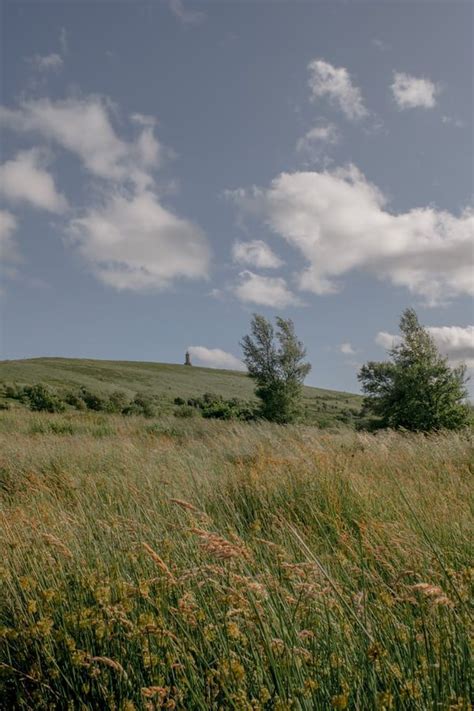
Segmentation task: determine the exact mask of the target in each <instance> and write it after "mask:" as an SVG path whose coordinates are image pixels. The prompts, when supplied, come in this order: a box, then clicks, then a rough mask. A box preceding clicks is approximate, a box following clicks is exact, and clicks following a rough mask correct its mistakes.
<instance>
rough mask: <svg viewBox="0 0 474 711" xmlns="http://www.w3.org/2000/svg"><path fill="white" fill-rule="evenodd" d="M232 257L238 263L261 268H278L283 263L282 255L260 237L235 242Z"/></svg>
mask: <svg viewBox="0 0 474 711" xmlns="http://www.w3.org/2000/svg"><path fill="white" fill-rule="evenodd" d="M232 257H233V259H234V261H235V262H237V263H238V264H247V265H249V266H251V267H258V268H260V269H277V268H278V267H281V266H282V265H283V261H282V260H281V259H280V257H278V256H277V255H276V254H275V253H274V252H273V250H272V249H271V248H270V247H269V246H268V244H267V243H266V242H263V241H262V240H260V239H256V240H253V241H252V242H235V243H234V245H233V247H232Z"/></svg>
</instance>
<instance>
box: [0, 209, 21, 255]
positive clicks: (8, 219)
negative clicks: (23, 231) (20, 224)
mask: <svg viewBox="0 0 474 711" xmlns="http://www.w3.org/2000/svg"><path fill="white" fill-rule="evenodd" d="M16 229H17V221H16V218H15V216H14V215H12V213H11V212H8V211H7V210H0V259H1V261H2V262H12V261H16V260H17V259H18V257H19V255H18V250H17V246H16V244H15V241H14V239H13V233H14V232H15V230H16Z"/></svg>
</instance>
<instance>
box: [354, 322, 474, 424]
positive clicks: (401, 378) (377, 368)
mask: <svg viewBox="0 0 474 711" xmlns="http://www.w3.org/2000/svg"><path fill="white" fill-rule="evenodd" d="M400 332H401V338H400V342H398V343H396V344H395V345H394V346H393V347H392V348H391V349H390V350H389V355H390V357H391V360H389V361H384V362H373V361H372V362H368V363H366V364H365V365H364V366H362V368H361V370H360V372H359V375H358V378H359V381H360V382H361V384H362V390H363V392H364V393H365V395H366V398H365V402H364V408H365V410H366V411H367V412H369V413H372V414H373V415H375V416H376V417H377V418H378V424H379V425H380V426H381V427H393V428H397V429H398V428H404V429H407V430H412V431H418V432H428V431H430V430H440V429H459V428H461V427H463V426H465V425H466V424H467V423H468V421H469V406H468V405H467V401H466V399H467V390H466V382H467V379H466V367H465V365H463V364H461V365H458V366H456V367H454V368H451V367H450V366H449V365H448V361H447V358H445V357H443V356H442V355H441V354H440V353H439V351H438V349H437V347H436V344H435V342H434V340H433V338H432V336H431V335H430V334H429V332H428V331H427V330H426V328H424V327H423V326H422V325H421V324H420V322H419V320H418V316H417V314H416V312H415V311H414V310H413V309H406V310H405V311H404V312H403V314H402V316H401V319H400Z"/></svg>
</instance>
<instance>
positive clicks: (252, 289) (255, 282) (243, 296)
mask: <svg viewBox="0 0 474 711" xmlns="http://www.w3.org/2000/svg"><path fill="white" fill-rule="evenodd" d="M233 291H234V294H235V295H236V296H237V298H238V299H240V301H243V302H244V303H252V304H260V305H262V306H273V307H274V308H284V307H285V306H299V305H301V302H300V301H299V299H298V298H297V297H296V296H295V295H294V294H293V293H292V292H291V291H290V289H289V288H288V286H287V284H286V281H285V279H283V278H282V277H267V276H262V275H261V274H254V272H250V271H247V270H246V271H243V272H240V274H239V283H238V284H237V286H235V287H234V289H233Z"/></svg>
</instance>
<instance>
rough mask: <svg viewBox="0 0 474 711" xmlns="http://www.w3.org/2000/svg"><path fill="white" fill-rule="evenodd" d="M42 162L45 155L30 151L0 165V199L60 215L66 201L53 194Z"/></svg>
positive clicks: (50, 177)
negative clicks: (1, 196) (21, 202)
mask: <svg viewBox="0 0 474 711" xmlns="http://www.w3.org/2000/svg"><path fill="white" fill-rule="evenodd" d="M46 162H47V155H46V154H45V152H44V151H41V150H39V149H37V148H33V149H31V150H29V151H21V152H20V153H17V155H16V156H15V158H13V159H12V160H8V161H6V162H5V163H3V165H0V195H3V196H4V197H5V198H7V199H8V200H11V201H12V202H20V201H25V202H29V203H30V204H31V205H33V206H34V207H38V208H42V209H44V210H50V211H51V212H58V213H59V212H63V211H64V210H65V209H66V208H67V200H66V198H65V197H64V195H61V194H60V193H59V192H58V191H57V190H56V186H55V184H54V180H53V178H52V176H51V175H50V174H49V173H48V171H47V170H46V168H45V163H46Z"/></svg>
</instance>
